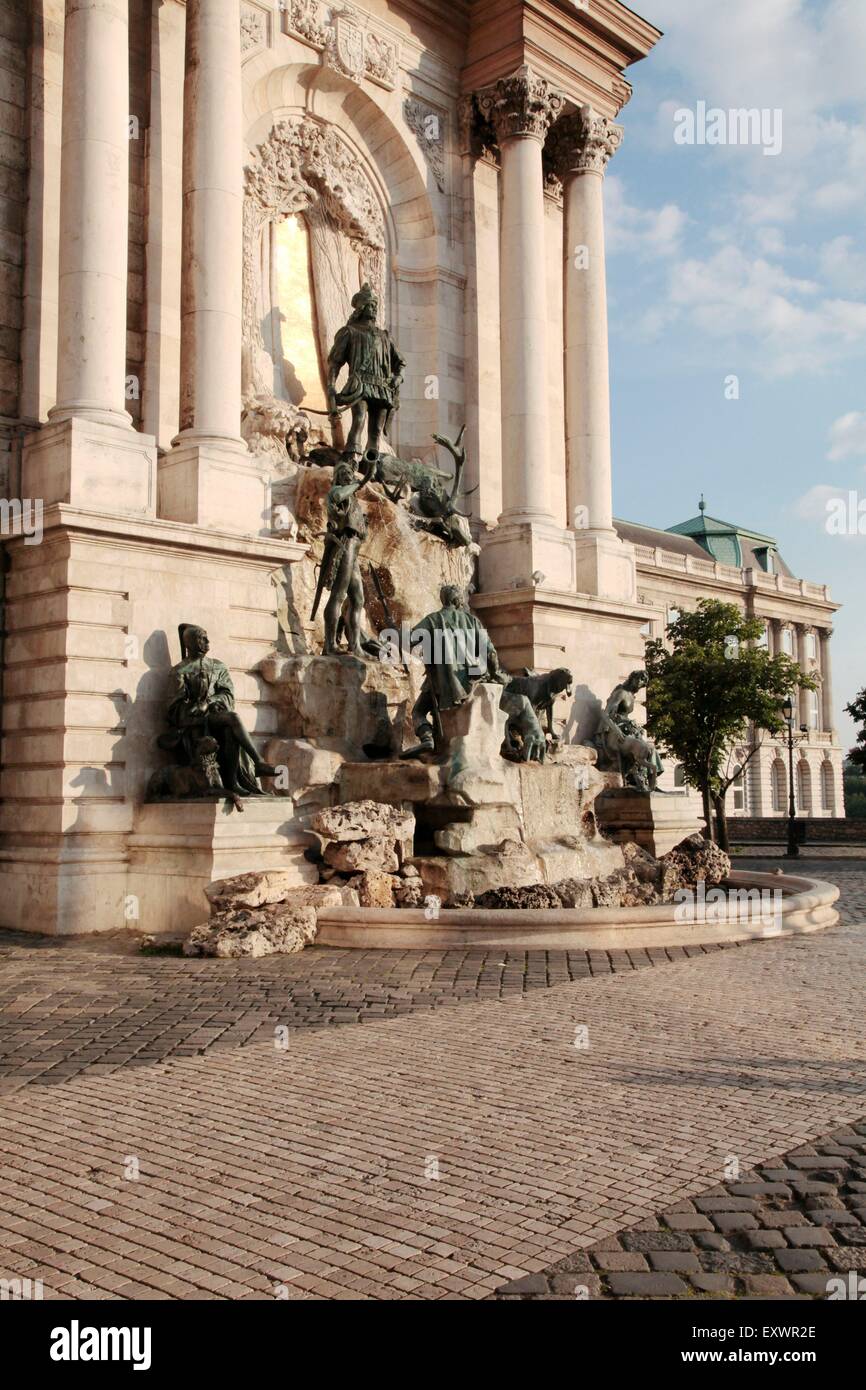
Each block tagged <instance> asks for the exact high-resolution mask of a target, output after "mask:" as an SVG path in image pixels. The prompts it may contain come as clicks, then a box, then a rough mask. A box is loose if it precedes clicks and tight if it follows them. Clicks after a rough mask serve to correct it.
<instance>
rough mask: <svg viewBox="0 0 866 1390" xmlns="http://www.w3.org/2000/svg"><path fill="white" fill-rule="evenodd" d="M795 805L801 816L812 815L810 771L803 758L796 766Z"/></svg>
mask: <svg viewBox="0 0 866 1390" xmlns="http://www.w3.org/2000/svg"><path fill="white" fill-rule="evenodd" d="M797 803H798V809H799V810H800V811H802V813H803V815H806V816H810V815H811V814H812V769H811V767H810V766H809V764H808V763H807V761H806V759H805V758H801V759H800V761H799V763H798V764H797Z"/></svg>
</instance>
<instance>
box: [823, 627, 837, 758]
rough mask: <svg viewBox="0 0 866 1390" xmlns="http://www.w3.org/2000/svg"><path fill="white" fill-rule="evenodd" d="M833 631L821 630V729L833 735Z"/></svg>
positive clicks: (828, 628) (827, 628) (826, 628)
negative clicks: (831, 643)
mask: <svg viewBox="0 0 866 1390" xmlns="http://www.w3.org/2000/svg"><path fill="white" fill-rule="evenodd" d="M832 636H833V629H832V628H831V627H825V628H822V629H821V637H820V644H821V727H822V728H823V729H824V731H825V733H832V731H833V726H834V723H835V718H834V712H833V667H832V664H831V662H832V658H831V656H830V638H831V637H832Z"/></svg>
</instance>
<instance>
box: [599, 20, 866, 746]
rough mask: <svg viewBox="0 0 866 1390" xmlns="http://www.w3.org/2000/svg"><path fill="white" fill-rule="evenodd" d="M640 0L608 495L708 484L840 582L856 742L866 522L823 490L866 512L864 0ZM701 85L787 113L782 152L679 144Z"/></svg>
mask: <svg viewBox="0 0 866 1390" xmlns="http://www.w3.org/2000/svg"><path fill="white" fill-rule="evenodd" d="M635 8H637V9H638V10H639V12H640V13H641V14H643V15H644V17H645V18H646V19H648V20H650V21H651V22H652V23H653V24H656V25H657V26H658V27H659V28H660V29H663V30H664V31H665V36H664V38H663V39H661V41H660V42H659V44H658V45H657V47H656V49H655V50H654V52H653V53H652V54H651V55H650V57H649V58H647V59H646V60H644V61H643V62H641V63H637V64H635V65H634V66H633V67H632V68H630V69H629V77H630V80H631V81H632V83H633V85H634V96H633V97H632V99H631V101H630V102H629V104H628V105H627V106H626V107H625V109H624V111H623V113H622V115H621V116H620V118H619V119H620V120H621V122H622V123H623V125H624V127H625V141H624V143H623V145H622V147H621V149H620V150H619V152H618V153H617V154H616V155H615V157H614V159H613V160H612V161H611V163H610V165H609V166H608V174H607V180H606V222H607V235H608V294H609V300H610V331H611V388H612V398H613V401H612V403H613V433H614V441H613V447H614V507H615V511H616V514H617V515H618V516H621V517H625V518H628V519H630V520H634V521H641V522H644V523H645V524H647V525H654V526H662V527H666V526H671V525H673V524H674V523H676V522H678V521H683V520H685V519H686V518H687V517H690V516H694V515H695V513H696V511H697V503H698V498H699V496H700V494H701V492H703V493H704V494H705V496H706V499H707V510H708V511H709V512H710V514H713V515H716V516H719V517H723V518H725V519H726V520H729V521H736V522H739V523H740V524H742V525H744V526H746V527H749V528H751V529H753V530H757V531H762V532H767V533H768V534H770V535H773V536H775V537H776V539H777V540H778V542H779V547H780V550H781V552H782V554H783V555H784V557H785V559H786V560H787V562H788V564H789V565H790V567H791V569H792V570H793V571H794V573H795V574H797V575H798V576H800V577H801V578H804V579H809V580H813V581H815V582H818V583H827V584H829V585H830V586H831V592H832V595H833V597H834V599H836V600H837V601H838V602H841V603H842V604H843V605H844V606H843V608H842V609H841V610H840V612H839V613H838V615H837V617H836V620H835V622H834V627H835V636H834V639H833V651H834V672H833V679H834V701H835V705H836V708H837V721H838V726H839V729H840V733H841V737H842V741H843V745H844V746H846V747H847V746H848V744H849V743H850V742H851V740H852V735H853V726H852V724H851V721H850V720H849V719H848V718H847V716H845V715H843V714H842V707H843V705H844V704H845V703H846V702H847V701H848V700H850V699H851V698H852V697H853V695H854V694H855V693H856V691H857V690H858V689H860V688H861V687H862V686H864V685H866V642H864V636H866V623H864V618H863V607H864V601H866V593H864V578H866V534H864V535H857V534H853V535H834V534H830V532H829V531H828V529H827V519H828V513H827V501H828V499H829V498H832V497H842V498H845V499H846V502H847V499H848V497H849V493H851V492H852V491H853V492H854V493H855V494H856V500H857V501H860V500H863V512H864V520H863V522H862V526H863V530H864V532H866V235H864V225H866V0H645V2H644V3H639V4H638V5H637V6H636V7H635ZM698 102H705V103H706V105H707V107H708V108H721V109H722V110H725V111H727V110H729V109H731V108H740V107H747V108H758V109H762V110H763V109H766V110H767V112H768V113H772V112H774V111H780V112H781V150H780V151H779V152H778V153H777V154H776V155H765V154H764V152H763V148H762V147H761V146H760V145H736V144H728V145H725V144H712V145H711V144H705V145H702V146H701V145H696V144H695V145H689V144H677V143H676V142H675V140H674V131H675V126H676V121H675V114H674V113H675V112H676V111H678V110H681V109H684V108H690V109H692V110H693V111H694V110H696V108H697V103H698ZM770 119H772V117H770ZM776 119H778V118H776ZM777 129H778V127H777ZM732 375H735V376H736V377H737V378H738V382H739V399H727V398H726V389H725V388H726V378H729V377H730V376H732ZM853 529H854V531H855V532H856V530H857V518H856V516H853Z"/></svg>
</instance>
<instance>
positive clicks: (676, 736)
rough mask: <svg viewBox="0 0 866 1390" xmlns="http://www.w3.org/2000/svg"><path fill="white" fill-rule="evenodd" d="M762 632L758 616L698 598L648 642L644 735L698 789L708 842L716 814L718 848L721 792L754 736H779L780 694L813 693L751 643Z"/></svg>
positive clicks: (789, 667)
mask: <svg viewBox="0 0 866 1390" xmlns="http://www.w3.org/2000/svg"><path fill="white" fill-rule="evenodd" d="M763 630H764V624H763V623H762V622H761V621H760V620H759V619H756V618H747V617H745V616H744V615H743V614H742V613H741V612H740V610H739V609H738V608H737V607H735V605H734V604H732V603H720V602H719V601H718V600H717V599H700V600H699V601H698V605H697V610H696V611H695V612H693V613H681V614H680V616H679V617H678V618H677V620H676V622H673V623H670V624H668V628H667V634H666V636H667V641H666V643H665V642H662V641H658V640H656V641H654V642H648V643H647V653H646V666H647V675H648V677H649V682H648V688H647V730H648V732H649V734H650V736H651V737H652V738H654V739H655V741H656V743H657V744H658V745H659V746H660V747H661V748H662V749H663V750H664V751H666V752H667V753H669V754H670V756H671V757H674V758H676V759H677V761H678V762H680V763H682V765H683V769H684V771H685V776H686V780H687V781H688V782H690V783H691V784H692V786H693V787H697V788H698V790H699V791H700V793H701V796H702V798H703V803H704V817H705V819H706V822H707V832H706V833H707V835H708V837H709V838H710V839H713V838H714V835H713V818H712V811H713V810H715V813H716V834H717V838H718V842H719V844H720V845H721V847H722V848H723V849H727V848H728V828H727V815H726V811H725V797H726V794H727V791H728V788H729V787H730V786H731V783H732V782H733V781H734V778H735V777H736V776H737V774H738V773H739V771H741V770H742V769H743V768H744V767H745V766H746V765H747V764H748V763H749V762H750V761H751V759H752V758H753V757H754V756H755V753H756V752H757V750H758V746H759V743H760V734H761V733H762V732H764V733H767V734H769V735H771V736H772V735H778V734H781V733H782V732H783V730H784V728H785V721H784V717H783V714H782V701H783V700H784V699H785V696H786V695H791V694H793V692H794V691H795V689H796V688H797V686H801V687H803V688H805V689H807V690H814V689H815V686H816V684H817V682H816V680H815V677H814V676H809V675H807V674H806V673H805V672H803V671H802V670H801V669H800V667H799V666H798V664H797V662H796V661H793V660H792V659H791V658H790V657H789V656H784V655H781V654H780V655H779V656H770V654H769V652H768V651H767V650H766V648H765V647H762V646H759V645H757V644H758V641H759V639H760V637H761V635H762V633H763ZM750 725H752V726H753V731H754V738H753V741H752V747H751V750H750V752H749V754H748V755H747V757H746V759H745V761H744V762H743V763H741V764H739V766H738V767H732V766H731V758H730V752H731V748H732V746H733V745H734V744H737V743H743V742H744V741H746V738H747V735H748V732H749V726H750Z"/></svg>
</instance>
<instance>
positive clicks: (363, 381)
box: [328, 284, 406, 457]
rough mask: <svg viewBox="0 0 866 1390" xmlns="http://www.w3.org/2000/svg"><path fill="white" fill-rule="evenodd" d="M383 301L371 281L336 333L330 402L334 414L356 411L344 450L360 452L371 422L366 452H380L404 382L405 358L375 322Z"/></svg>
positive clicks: (330, 361) (331, 358)
mask: <svg viewBox="0 0 866 1390" xmlns="http://www.w3.org/2000/svg"><path fill="white" fill-rule="evenodd" d="M378 312H379V301H378V299H377V297H376V294H375V292H374V291H373V289H372V288H371V286H370V285H369V284H364V285H362V286H361V288H360V290H359V291H358V293H357V294H355V295H353V296H352V314H351V316H350V318H349V321H348V323H346V324H345V325H344V326H343V327H342V328H341V329H339V330H338V332H337V335H336V337H335V338H334V345H333V347H332V348H331V351H330V353H329V355H328V406H329V410H330V414H331V415H332V416H338V415H339V414H340V412H341V411H343V410H351V412H352V428H351V429H350V431H349V437H348V439H347V440H346V449H345V453H346V455H347V456H349V457H352V456H354V457H358V456H359V455H360V454H361V452H362V448H361V436H362V434H363V432H364V426H365V424H366V426H367V442H366V447H365V449H364V451H363V452H365V453H368V454H369V453H373V454H376V455H378V454H379V453H380V452H381V448H382V439H383V436H385V435H387V433H388V426H389V424H390V421H391V416H392V415H393V413H394V411H395V410H397V409H398V407H399V403H400V385H401V383H402V381H403V372H404V370H405V367H406V363H405V362H404V360H403V358H402V357H401V356H400V354H399V352H398V351H397V348H396V347H395V345H394V340H393V338H392V337H391V335H390V333H389V332H388V331H387V329H385V328H379V327H377V325H376V315H377V314H378ZM343 367H348V369H349V375H348V377H347V378H346V382H345V384H344V386H343V387H342V389H341V390H339V391H338V390H337V377H338V376H339V374H340V371H341V370H342V368H343Z"/></svg>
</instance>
